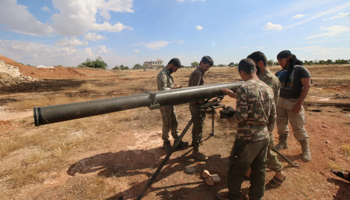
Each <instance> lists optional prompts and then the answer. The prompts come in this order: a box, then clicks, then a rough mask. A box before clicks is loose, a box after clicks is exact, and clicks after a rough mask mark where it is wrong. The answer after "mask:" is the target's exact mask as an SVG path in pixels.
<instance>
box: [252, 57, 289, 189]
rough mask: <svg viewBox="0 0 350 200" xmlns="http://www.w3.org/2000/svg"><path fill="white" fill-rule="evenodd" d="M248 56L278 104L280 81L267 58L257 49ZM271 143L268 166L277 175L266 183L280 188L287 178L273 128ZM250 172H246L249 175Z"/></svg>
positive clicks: (270, 186)
mask: <svg viewBox="0 0 350 200" xmlns="http://www.w3.org/2000/svg"><path fill="white" fill-rule="evenodd" d="M247 58H251V59H252V60H253V61H254V63H255V66H256V69H257V75H258V78H259V79H260V80H261V81H263V82H264V83H266V85H268V86H270V87H271V88H272V90H273V93H274V102H275V105H277V102H278V98H279V94H280V87H281V85H280V81H279V80H278V78H277V77H276V76H275V75H274V74H273V73H272V72H271V71H270V70H269V69H268V68H267V66H266V64H267V58H266V56H265V54H264V53H262V52H261V51H256V52H253V53H252V54H250V55H249V56H248V57H247ZM270 131H271V132H270V143H269V146H268V150H267V164H266V167H267V168H269V169H270V170H272V171H274V172H275V176H274V177H273V178H272V179H271V180H270V182H269V183H268V184H267V185H266V186H267V187H269V188H278V187H279V186H281V184H282V183H283V181H284V180H285V179H286V176H285V174H284V173H283V171H282V170H283V165H282V164H281V163H280V162H279V161H278V159H277V155H276V153H275V152H273V151H272V150H271V149H272V148H273V146H274V145H273V133H272V131H273V129H272V130H270ZM249 175H250V173H248V174H247V173H246V176H247V177H249Z"/></svg>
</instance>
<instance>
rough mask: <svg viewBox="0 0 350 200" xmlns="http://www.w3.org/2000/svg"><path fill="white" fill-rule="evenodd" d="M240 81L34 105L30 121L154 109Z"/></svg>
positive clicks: (201, 96)
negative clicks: (39, 105)
mask: <svg viewBox="0 0 350 200" xmlns="http://www.w3.org/2000/svg"><path fill="white" fill-rule="evenodd" d="M241 84H242V82H232V83H220V84H212V85H202V86H195V87H187V88H180V89H174V90H164V91H157V92H148V93H142V94H136V95H129V96H122V97H114V98H108V99H100V100H92V101H84V102H76V103H68V104H59V105H52V106H45V107H35V108H34V109H33V112H34V122H35V125H36V126H39V125H44V124H50V123H55V122H61V121H67V120H72V119H78V118H84V117H90V116H95V115H101V114H106V113H111V112H117V111H122V110H128V109H133V108H139V107H149V108H150V109H156V108H159V106H163V105H178V104H183V103H188V102H190V101H195V100H200V99H210V98H213V97H216V96H217V95H222V94H223V92H222V91H221V89H222V88H229V89H231V90H233V91H235V90H236V89H237V88H238V86H239V85H241Z"/></svg>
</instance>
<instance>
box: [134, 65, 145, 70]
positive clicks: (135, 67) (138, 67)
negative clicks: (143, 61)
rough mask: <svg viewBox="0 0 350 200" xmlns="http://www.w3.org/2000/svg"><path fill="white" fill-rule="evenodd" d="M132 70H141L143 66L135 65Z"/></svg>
mask: <svg viewBox="0 0 350 200" xmlns="http://www.w3.org/2000/svg"><path fill="white" fill-rule="evenodd" d="M133 69H143V66H142V65H140V64H135V65H134V67H133Z"/></svg>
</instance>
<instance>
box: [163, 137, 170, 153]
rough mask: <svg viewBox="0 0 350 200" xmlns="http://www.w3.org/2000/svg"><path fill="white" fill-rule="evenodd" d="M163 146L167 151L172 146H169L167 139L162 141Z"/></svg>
mask: <svg viewBox="0 0 350 200" xmlns="http://www.w3.org/2000/svg"><path fill="white" fill-rule="evenodd" d="M163 148H164V149H165V150H166V151H167V152H168V153H169V152H170V151H171V149H172V147H171V144H170V141H169V140H167V141H164V142H163Z"/></svg>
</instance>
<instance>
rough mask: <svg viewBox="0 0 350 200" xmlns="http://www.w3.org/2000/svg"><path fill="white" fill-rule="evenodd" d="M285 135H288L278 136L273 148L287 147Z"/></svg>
mask: <svg viewBox="0 0 350 200" xmlns="http://www.w3.org/2000/svg"><path fill="white" fill-rule="evenodd" d="M287 137H288V136H280V137H279V143H278V144H277V145H276V146H275V149H277V150H281V149H288V143H287Z"/></svg>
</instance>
